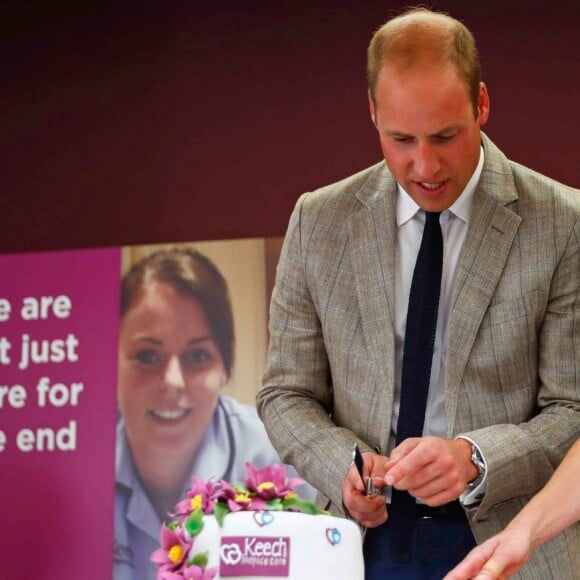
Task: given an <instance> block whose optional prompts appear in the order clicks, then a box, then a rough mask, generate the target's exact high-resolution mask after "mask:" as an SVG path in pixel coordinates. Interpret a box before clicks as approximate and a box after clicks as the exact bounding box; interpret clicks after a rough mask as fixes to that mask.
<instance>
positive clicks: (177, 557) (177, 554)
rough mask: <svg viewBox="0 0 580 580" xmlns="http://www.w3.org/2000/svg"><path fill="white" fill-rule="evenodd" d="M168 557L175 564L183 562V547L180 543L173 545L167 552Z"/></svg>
mask: <svg viewBox="0 0 580 580" xmlns="http://www.w3.org/2000/svg"><path fill="white" fill-rule="evenodd" d="M167 557H168V558H169V559H170V560H171V561H172V562H173V563H174V564H178V563H179V562H181V560H183V548H182V547H181V546H180V545H179V544H176V545H175V546H172V547H171V549H170V550H169V552H168V554H167Z"/></svg>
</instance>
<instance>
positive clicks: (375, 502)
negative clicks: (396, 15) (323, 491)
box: [342, 453, 388, 528]
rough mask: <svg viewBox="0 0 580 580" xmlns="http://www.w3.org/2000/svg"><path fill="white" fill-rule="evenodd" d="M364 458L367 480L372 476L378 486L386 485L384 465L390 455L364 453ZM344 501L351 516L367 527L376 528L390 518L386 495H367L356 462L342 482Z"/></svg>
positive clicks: (364, 471)
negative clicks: (372, 496)
mask: <svg viewBox="0 0 580 580" xmlns="http://www.w3.org/2000/svg"><path fill="white" fill-rule="evenodd" d="M363 460H364V470H363V473H364V476H365V482H366V478H367V477H372V479H373V482H374V483H375V485H376V486H377V487H379V488H382V487H384V485H385V483H384V475H385V467H384V466H385V462H386V461H387V460H388V457H385V456H384V455H378V454H376V453H363ZM342 502H343V504H344V506H345V507H346V509H347V510H348V513H349V514H350V516H351V517H352V518H354V519H355V520H357V521H358V522H360V523H361V524H362V525H363V526H366V527H367V528H376V527H377V526H380V525H381V524H383V523H384V522H385V521H387V519H388V514H387V506H386V502H385V497H384V495H378V496H376V497H374V498H370V497H367V495H366V489H365V485H364V484H363V482H362V481H361V479H360V475H359V473H358V471H357V469H356V467H355V465H354V464H353V465H351V466H350V468H349V470H348V471H347V472H346V476H345V478H344V481H343V482H342Z"/></svg>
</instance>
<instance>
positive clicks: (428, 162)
mask: <svg viewBox="0 0 580 580" xmlns="http://www.w3.org/2000/svg"><path fill="white" fill-rule="evenodd" d="M414 164H415V167H414V169H415V174H416V175H417V179H418V180H419V181H425V182H428V181H430V180H432V179H433V178H435V177H436V176H437V173H438V172H439V169H440V168H441V163H440V161H439V155H438V154H437V151H436V150H435V149H434V147H433V146H432V145H431V144H429V143H424V142H419V144H418V145H417V149H416V151H415V158H414Z"/></svg>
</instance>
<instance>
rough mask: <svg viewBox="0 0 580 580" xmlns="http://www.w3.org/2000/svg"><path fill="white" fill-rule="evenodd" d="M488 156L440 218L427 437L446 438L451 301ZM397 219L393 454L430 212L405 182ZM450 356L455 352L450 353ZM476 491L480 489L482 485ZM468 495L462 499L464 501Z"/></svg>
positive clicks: (399, 197) (426, 416)
mask: <svg viewBox="0 0 580 580" xmlns="http://www.w3.org/2000/svg"><path fill="white" fill-rule="evenodd" d="M483 159H484V153H483V148H481V153H480V156H479V162H478V164H477V167H476V168H475V171H474V172H473V175H472V176H471V178H470V180H469V181H468V183H467V185H466V187H465V189H464V190H463V192H462V193H461V195H460V196H459V197H458V198H457V200H456V201H455V202H454V203H453V205H452V206H451V207H450V208H449V209H447V210H445V211H444V212H442V213H441V216H440V223H441V232H442V235H443V273H442V281H441V295H440V298H439V313H438V316H437V332H436V335H435V346H434V352H433V361H432V366H431V378H430V381H429V395H428V399H427V408H426V411H425V424H424V428H423V436H425V435H434V436H436V437H443V438H446V437H447V421H446V418H445V360H446V358H447V354H448V353H447V327H448V321H449V315H450V313H451V305H452V300H453V297H454V295H455V290H456V282H457V264H458V262H459V256H460V254H461V249H462V247H463V242H464V241H465V238H466V236H467V230H468V228H469V219H470V216H471V206H472V202H473V195H474V193H475V188H476V186H477V183H478V182H479V178H480V176H481V170H482V167H483ZM396 220H397V251H396V270H395V272H396V275H395V397H394V405H393V418H392V424H391V438H390V444H389V453H390V452H391V451H392V449H393V448H394V446H395V438H396V432H397V421H398V418H399V402H400V396H401V373H402V369H403V345H404V341H405V326H406V320H407V306H408V303H409V293H410V289H411V280H412V278H413V270H414V268H415V262H416V260H417V254H418V253H419V246H420V245H421V238H422V236H423V228H424V225H425V212H424V211H423V210H422V209H421V208H420V207H419V206H418V205H417V204H416V203H415V201H413V199H412V198H411V197H410V196H409V194H408V193H407V192H406V191H405V190H404V189H403V188H402V187H401V186H400V185H399V186H398V189H397V215H396ZM451 356H453V355H452V354H451ZM474 491H478V492H479V491H480V487H478V488H477V490H474ZM470 495H471V494H470ZM463 499H464V498H463V497H462V501H463Z"/></svg>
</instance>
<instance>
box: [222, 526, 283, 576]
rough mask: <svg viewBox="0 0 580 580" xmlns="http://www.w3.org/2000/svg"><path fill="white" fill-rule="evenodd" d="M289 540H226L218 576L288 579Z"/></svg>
mask: <svg viewBox="0 0 580 580" xmlns="http://www.w3.org/2000/svg"><path fill="white" fill-rule="evenodd" d="M289 569H290V538H287V537H256V536H228V537H223V538H222V545H221V549H220V575H221V576H224V577H227V576H229V577H238V576H265V577H269V578H274V577H277V578H287V577H288V572H289Z"/></svg>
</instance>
